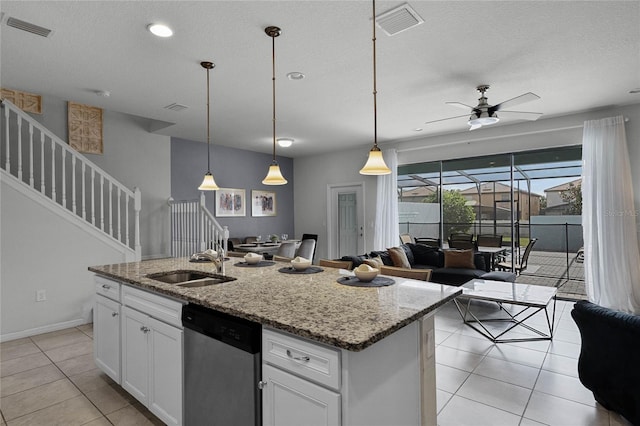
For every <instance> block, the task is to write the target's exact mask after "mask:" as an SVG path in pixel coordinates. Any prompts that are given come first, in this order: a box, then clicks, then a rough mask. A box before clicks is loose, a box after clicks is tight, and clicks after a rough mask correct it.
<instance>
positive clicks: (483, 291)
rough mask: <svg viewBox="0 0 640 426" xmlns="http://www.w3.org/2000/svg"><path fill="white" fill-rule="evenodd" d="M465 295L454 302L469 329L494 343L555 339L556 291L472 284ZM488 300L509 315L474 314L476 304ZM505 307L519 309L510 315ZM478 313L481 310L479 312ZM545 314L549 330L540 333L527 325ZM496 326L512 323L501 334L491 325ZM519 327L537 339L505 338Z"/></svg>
mask: <svg viewBox="0 0 640 426" xmlns="http://www.w3.org/2000/svg"><path fill="white" fill-rule="evenodd" d="M461 288H462V294H461V295H460V296H458V297H456V298H455V299H454V303H455V304H456V308H458V312H460V316H462V320H463V321H464V323H465V324H466V325H468V326H469V327H471V328H473V329H474V330H476V331H477V332H478V333H480V334H482V335H483V336H485V337H486V338H487V339H489V340H491V341H492V342H494V343H505V342H524V341H535V340H551V339H553V328H554V320H555V315H556V293H557V291H558V290H557V289H556V288H555V287H545V286H539V285H533V284H516V283H509V282H503V281H489V280H479V279H476V280H471V281H469V282H468V283H466V284H464V285H462V287H461ZM478 300H485V301H489V302H495V303H497V304H498V306H499V308H500V312H502V313H504V314H506V317H505V316H502V317H479V314H478V313H477V312H474V309H475V308H476V306H474V305H473V303H472V302H473V301H478ZM551 301H553V312H552V314H551V319H549V311H548V309H547V308H548V307H549V305H550V304H551ZM504 305H512V306H515V307H516V312H515V313H514V312H510V311H509V310H508V309H505V307H504ZM475 310H476V311H477V309H475ZM541 311H544V315H545V318H546V322H547V328H548V331H547V330H544V331H543V330H539V329H538V328H535V327H533V326H531V325H529V324H526V323H525V322H526V321H527V320H528V319H530V318H531V317H533V316H534V315H536V314H537V313H539V312H541ZM492 322H501V323H504V322H508V323H510V324H509V326H508V327H507V328H506V329H503V330H500V331H499V332H492V331H491V330H489V329H488V328H487V325H488V324H489V323H492ZM515 327H524V328H526V329H527V330H529V331H532V332H534V333H535V334H536V335H535V336H532V337H522V338H502V336H504V335H505V333H507V332H508V331H510V330H513V329H514V328H515Z"/></svg>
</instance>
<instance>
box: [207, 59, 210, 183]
mask: <svg viewBox="0 0 640 426" xmlns="http://www.w3.org/2000/svg"><path fill="white" fill-rule="evenodd" d="M210 117H211V114H210V112H209V69H208V68H207V173H211V153H210V151H209V145H210V143H211V127H210V123H209V121H210Z"/></svg>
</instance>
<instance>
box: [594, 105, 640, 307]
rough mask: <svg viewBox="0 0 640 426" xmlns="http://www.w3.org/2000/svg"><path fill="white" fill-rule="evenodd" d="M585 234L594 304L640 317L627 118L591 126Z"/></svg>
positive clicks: (639, 276) (639, 258) (639, 256)
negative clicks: (626, 132)
mask: <svg viewBox="0 0 640 426" xmlns="http://www.w3.org/2000/svg"><path fill="white" fill-rule="evenodd" d="M582 162H583V168H582V229H583V231H582V232H583V236H584V249H585V250H584V254H585V259H584V270H585V281H586V282H585V284H586V288H587V295H588V297H589V300H590V301H592V302H594V303H597V304H598V305H601V306H606V307H608V308H613V309H618V310H621V311H625V312H635V313H640V254H639V251H638V237H637V235H636V222H635V220H636V210H635V206H634V201H633V187H632V183H631V167H630V165H629V154H628V151H627V137H626V134H625V128H624V117H622V116H618V117H611V118H605V119H602V120H593V121H586V122H585V123H584V132H583V136H582Z"/></svg>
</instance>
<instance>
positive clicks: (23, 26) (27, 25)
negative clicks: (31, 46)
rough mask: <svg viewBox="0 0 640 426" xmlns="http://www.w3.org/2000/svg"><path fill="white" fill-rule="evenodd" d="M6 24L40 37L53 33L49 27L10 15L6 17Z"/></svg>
mask: <svg viewBox="0 0 640 426" xmlns="http://www.w3.org/2000/svg"><path fill="white" fill-rule="evenodd" d="M7 25H8V26H10V27H13V28H17V29H19V30H22V31H26V32H28V33H31V34H35V35H39V36H40V37H49V36H51V34H53V30H50V29H49V28H45V27H41V26H39V25H36V24H32V23H31V22H27V21H22V20H20V19H16V18H11V17H10V18H8V19H7Z"/></svg>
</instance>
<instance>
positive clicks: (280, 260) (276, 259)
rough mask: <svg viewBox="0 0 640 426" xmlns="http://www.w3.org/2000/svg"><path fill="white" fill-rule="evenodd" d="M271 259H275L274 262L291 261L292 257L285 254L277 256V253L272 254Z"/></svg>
mask: <svg viewBox="0 0 640 426" xmlns="http://www.w3.org/2000/svg"><path fill="white" fill-rule="evenodd" d="M273 260H275V261H276V262H291V261H292V260H293V258H291V257H286V256H278V255H277V254H274V255H273Z"/></svg>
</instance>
